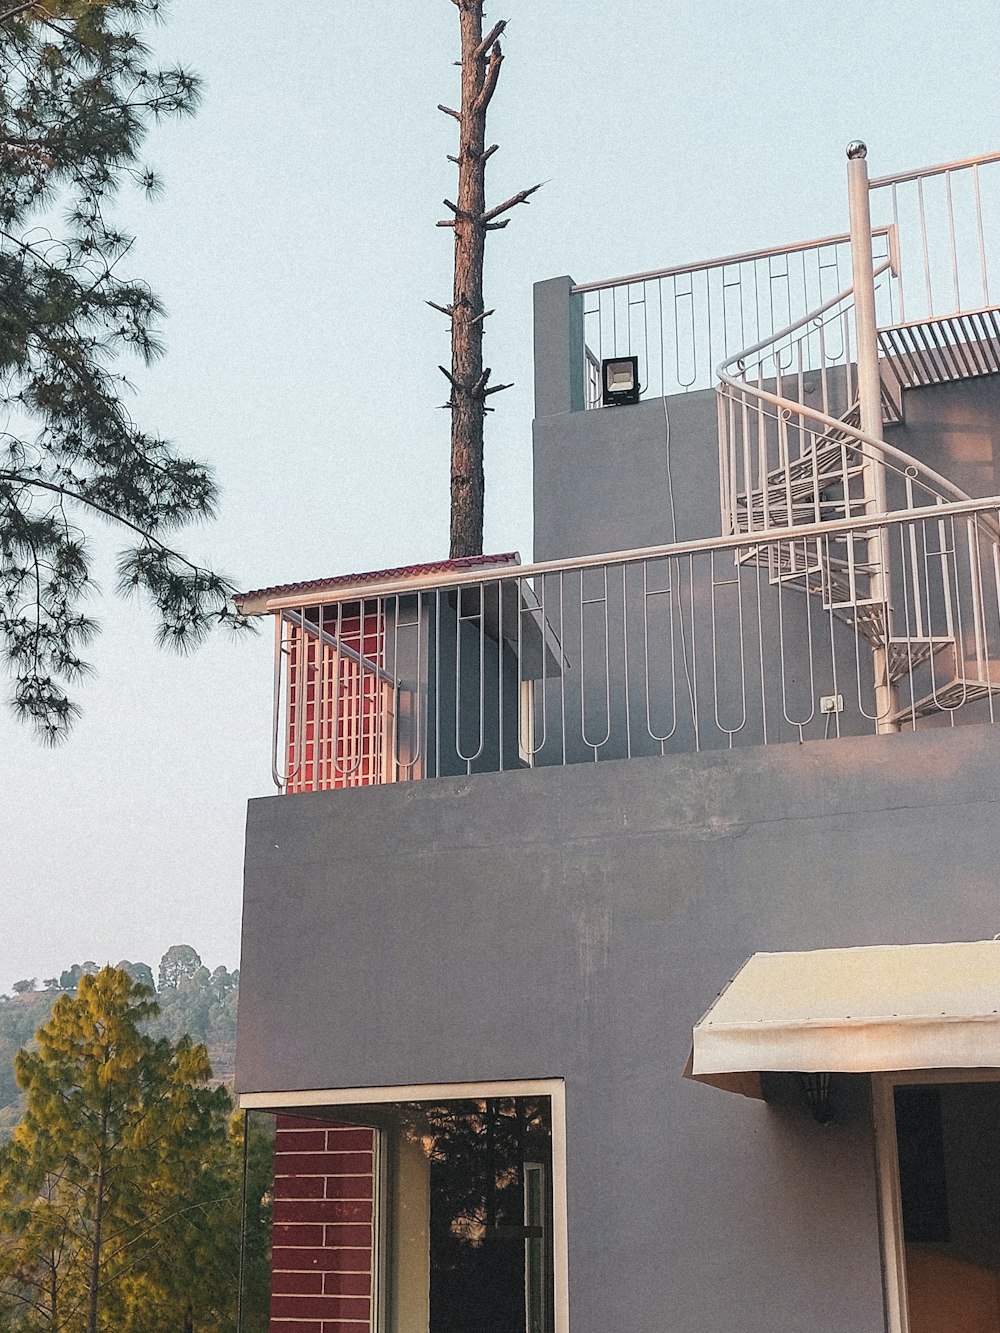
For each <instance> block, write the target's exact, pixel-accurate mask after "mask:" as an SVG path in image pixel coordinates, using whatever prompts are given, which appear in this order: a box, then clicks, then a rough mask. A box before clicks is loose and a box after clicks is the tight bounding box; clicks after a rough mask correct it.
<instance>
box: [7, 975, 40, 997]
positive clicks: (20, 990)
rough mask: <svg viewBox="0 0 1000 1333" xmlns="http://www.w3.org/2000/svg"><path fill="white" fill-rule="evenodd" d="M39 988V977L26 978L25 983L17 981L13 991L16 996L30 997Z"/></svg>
mask: <svg viewBox="0 0 1000 1333" xmlns="http://www.w3.org/2000/svg"><path fill="white" fill-rule="evenodd" d="M37 986H38V978H37V977H26V978H25V979H24V980H23V981H15V982H14V986H13V990H14V994H15V995H29V994H30V993H31V992H32V991H33V990H35V989H36V987H37Z"/></svg>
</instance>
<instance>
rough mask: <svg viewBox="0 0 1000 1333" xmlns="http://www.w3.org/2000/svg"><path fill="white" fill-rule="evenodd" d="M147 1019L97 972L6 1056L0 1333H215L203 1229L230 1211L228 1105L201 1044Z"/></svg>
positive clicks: (142, 1006)
mask: <svg viewBox="0 0 1000 1333" xmlns="http://www.w3.org/2000/svg"><path fill="white" fill-rule="evenodd" d="M155 1014H156V1004H155V1001H154V1000H153V998H152V995H151V993H150V991H149V989H148V988H147V987H145V986H142V985H139V984H137V983H136V982H134V981H132V980H131V978H130V977H129V976H128V975H127V974H126V973H125V972H122V971H119V970H117V969H114V968H110V967H108V968H104V969H103V970H102V971H101V972H99V973H98V974H97V975H96V976H84V977H81V979H80V984H79V989H78V993H77V995H76V997H75V998H71V997H70V996H68V995H64V996H61V997H60V998H59V999H58V1000H57V1001H56V1003H55V1005H54V1007H53V1010H52V1014H51V1017H50V1018H49V1021H48V1022H47V1023H46V1024H45V1025H44V1026H43V1027H42V1028H41V1029H39V1031H38V1033H37V1050H35V1051H27V1050H23V1051H21V1052H20V1053H19V1055H18V1056H17V1059H16V1071H17V1078H18V1082H19V1084H20V1085H21V1087H22V1088H23V1089H24V1092H25V1095H26V1098H27V1109H26V1112H25V1115H24V1118H23V1120H22V1121H21V1123H20V1125H19V1126H18V1128H17V1130H16V1131H15V1135H14V1138H13V1140H12V1141H11V1142H10V1143H9V1144H8V1145H7V1147H6V1148H5V1149H4V1150H3V1153H2V1156H0V1299H3V1300H6V1301H8V1302H9V1303H10V1304H11V1305H12V1307H13V1309H14V1310H15V1322H13V1323H11V1324H10V1326H9V1327H10V1333H29V1330H30V1333H35V1330H36V1329H46V1330H56V1329H66V1330H69V1331H71V1333H77V1331H78V1330H79V1333H99V1330H105V1329H112V1328H113V1329H115V1330H120V1333H160V1330H161V1329H162V1330H163V1333H167V1330H168V1329H169V1330H175V1329H179V1328H186V1329H188V1330H189V1333H192V1331H193V1330H194V1329H195V1328H196V1327H197V1328H198V1329H199V1330H201V1329H202V1328H205V1329H209V1328H213V1329H214V1328H218V1329H219V1330H220V1333H221V1330H222V1329H223V1328H224V1327H226V1323H225V1321H224V1320H223V1321H222V1322H220V1318H218V1317H217V1315H218V1311H217V1310H216V1308H215V1307H216V1305H217V1304H218V1301H219V1296H218V1291H219V1284H218V1282H216V1281H214V1280H211V1275H212V1274H213V1273H217V1272H218V1269H219V1264H218V1258H217V1251H218V1237H217V1236H215V1235H214V1234H213V1232H214V1230H215V1228H214V1226H213V1224H212V1217H213V1211H214V1210H220V1214H219V1215H220V1216H221V1215H222V1212H223V1210H224V1208H225V1207H226V1206H231V1199H230V1195H231V1192H232V1190H233V1188H234V1174H233V1170H234V1169H233V1165H232V1152H231V1147H230V1141H229V1138H228V1134H227V1122H228V1112H229V1109H230V1105H231V1104H230V1100H229V1096H228V1093H227V1092H226V1091H225V1089H222V1088H210V1087H208V1086H206V1085H207V1080H208V1079H209V1078H210V1077H211V1069H210V1067H209V1064H208V1059H207V1056H206V1053H205V1049H204V1047H201V1046H194V1045H192V1043H191V1042H190V1041H189V1040H182V1041H180V1042H178V1043H176V1044H172V1043H170V1042H168V1041H166V1040H162V1039H161V1040H154V1039H153V1038H152V1037H151V1036H149V1035H148V1034H147V1033H146V1032H145V1030H144V1028H145V1025H146V1023H147V1021H148V1020H149V1019H150V1018H151V1017H153V1016H154V1015H155ZM199 1237H200V1238H201V1240H202V1241H203V1242H204V1245H205V1248H204V1251H203V1252H202V1251H200V1250H199V1248H198V1239H199ZM182 1243H183V1246H184V1247H185V1248H184V1249H183V1252H182V1250H181V1249H180V1248H179V1247H180V1246H181V1245H182ZM203 1260H204V1265H205V1272H206V1273H208V1274H209V1278H208V1279H206V1283H205V1286H204V1290H203V1284H202V1261H203ZM195 1273H197V1274H198V1281H197V1282H195V1281H192V1280H191V1278H192V1274H195ZM153 1311H155V1319H154V1314H153ZM203 1311H207V1318H206V1319H205V1320H202V1318H201V1315H202V1312H203ZM226 1318H228V1320H229V1324H228V1326H229V1327H231V1324H232V1320H231V1311H230V1312H229V1313H228V1314H227V1316H226ZM5 1328H6V1326H5Z"/></svg>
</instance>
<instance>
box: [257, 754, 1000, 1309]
mask: <svg viewBox="0 0 1000 1333" xmlns="http://www.w3.org/2000/svg"><path fill="white" fill-rule="evenodd" d="M998 804H1000V732H998V731H997V730H995V729H994V728H992V727H966V728H962V729H959V730H951V731H934V732H927V733H923V734H917V735H910V736H902V737H896V736H894V737H885V738H865V739H858V740H842V741H840V742H837V743H835V744H825V745H824V744H806V745H802V746H793V745H781V746H774V747H769V748H763V747H759V748H753V749H747V750H743V751H736V752H731V753H727V752H716V753H712V754H702V755H678V756H672V757H667V758H663V759H659V758H658V759H639V760H632V761H629V762H625V763H608V764H599V765H579V766H576V767H570V768H549V769H535V770H533V771H525V772H520V773H505V774H488V775H481V776H476V777H474V778H471V779H441V780H439V781H436V782H423V783H414V784H408V785H405V786H400V787H382V788H367V789H361V790H352V791H340V792H331V793H322V794H317V795H309V796H294V797H287V798H270V799H265V800H259V801H254V802H252V803H251V805H250V813H249V825H248V840H247V876H246V895H245V906H244V937H243V954H242V961H241V968H242V971H241V979H242V985H241V1002H240V1025H239V1048H238V1055H237V1086H238V1088H239V1089H240V1090H243V1091H266V1090H274V1089H281V1090H292V1089H303V1088H323V1087H364V1086H369V1085H379V1084H410V1083H431V1082H453V1081H474V1080H480V1079H520V1078H542V1077H561V1078H563V1079H565V1081H566V1089H567V1117H568V1159H569V1160H568V1167H569V1209H570V1216H569V1235H570V1286H571V1318H572V1321H573V1330H574V1333H607V1330H608V1329H611V1328H614V1329H622V1330H627V1333H646V1331H647V1330H648V1333H654V1330H655V1333H663V1330H665V1329H669V1330H670V1333H720V1331H721V1330H729V1329H739V1330H740V1333H802V1331H803V1330H805V1329H809V1330H810V1333H877V1331H878V1330H880V1329H882V1327H883V1316H882V1298H881V1288H880V1270H879V1245H878V1237H877V1221H876V1202H875V1189H874V1174H873V1158H872V1153H873V1144H872V1138H871V1130H870V1118H869V1112H868V1109H867V1105H866V1096H867V1087H866V1084H865V1083H864V1081H862V1080H841V1081H840V1082H839V1085H838V1086H837V1088H836V1095H837V1098H838V1102H839V1107H840V1112H839V1118H838V1122H837V1123H836V1124H835V1125H834V1126H832V1127H829V1128H820V1127H818V1126H817V1125H815V1124H814V1123H813V1122H812V1121H811V1120H810V1119H809V1118H808V1117H807V1116H806V1115H804V1114H803V1113H802V1111H801V1110H800V1109H799V1107H798V1106H797V1104H795V1098H794V1096H793V1095H792V1093H793V1091H794V1090H793V1089H789V1088H787V1087H785V1088H784V1089H783V1090H782V1089H779V1090H778V1091H779V1098H778V1102H777V1104H774V1105H770V1106H767V1105H763V1104H760V1103H756V1102H750V1101H745V1100H744V1099H742V1098H739V1097H735V1096H732V1095H728V1094H725V1093H722V1092H719V1091H718V1090H716V1089H713V1088H708V1087H704V1086H701V1085H697V1084H692V1083H689V1082H686V1081H685V1080H683V1079H682V1078H681V1070H682V1068H683V1065H684V1062H685V1059H686V1056H687V1053H688V1048H689V1043H690V1033H691V1027H692V1024H693V1023H694V1022H695V1021H696V1020H697V1019H698V1017H699V1016H700V1014H701V1013H702V1011H703V1010H704V1009H705V1008H706V1007H707V1006H708V1004H709V1003H710V1002H711V1000H712V999H713V998H714V996H715V994H716V992H717V991H718V989H719V988H720V987H721V986H722V985H723V984H724V983H725V982H726V981H727V980H728V979H729V977H730V976H731V975H732V974H733V973H734V972H735V970H736V969H737V968H738V967H739V966H740V964H741V963H742V962H743V960H744V959H745V958H746V957H747V956H748V955H749V954H750V953H752V952H753V951H754V950H757V949H799V948H804V949H809V948H819V947H829V946H836V945H855V944H866V943H880V942H902V943H906V942H919V941H926V940H954V939H975V938H984V937H990V936H992V935H994V934H995V933H996V932H997V931H998V930H1000V900H998V897H997V891H996V885H997V850H998V846H1000V839H998V822H997V817H998V813H1000V812H998Z"/></svg>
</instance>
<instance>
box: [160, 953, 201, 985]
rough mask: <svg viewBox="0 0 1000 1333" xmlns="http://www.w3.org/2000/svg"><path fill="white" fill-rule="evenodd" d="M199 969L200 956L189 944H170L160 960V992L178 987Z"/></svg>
mask: <svg viewBox="0 0 1000 1333" xmlns="http://www.w3.org/2000/svg"><path fill="white" fill-rule="evenodd" d="M200 967H201V956H200V955H199V953H198V952H197V950H196V949H193V948H192V947H191V945H190V944H172V945H171V946H170V948H169V949H168V950H167V952H166V953H165V954H164V955H163V957H162V958H161V959H160V990H165V989H167V988H169V987H174V986H179V985H180V984H181V981H182V980H183V979H184V978H185V977H193V976H194V974H195V973H196V972H197V971H198V969H199V968H200Z"/></svg>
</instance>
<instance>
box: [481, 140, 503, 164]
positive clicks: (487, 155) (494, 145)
mask: <svg viewBox="0 0 1000 1333" xmlns="http://www.w3.org/2000/svg"><path fill="white" fill-rule="evenodd" d="M499 151H500V145H499V144H498V143H491V144H490V146H489V148H487V149H486V150H485V151H484V153H483V161H484V162H488V161H489V160H490V158H491V157H492V156H493V154H494V153H498V152H499Z"/></svg>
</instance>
